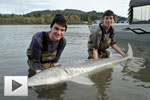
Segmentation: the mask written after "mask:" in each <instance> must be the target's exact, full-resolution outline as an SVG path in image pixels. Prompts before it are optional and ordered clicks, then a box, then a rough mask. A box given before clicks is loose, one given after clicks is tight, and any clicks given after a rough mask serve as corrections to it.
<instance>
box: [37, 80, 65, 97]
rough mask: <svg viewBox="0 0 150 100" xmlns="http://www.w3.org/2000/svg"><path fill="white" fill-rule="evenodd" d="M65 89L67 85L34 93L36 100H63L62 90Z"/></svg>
mask: <svg viewBox="0 0 150 100" xmlns="http://www.w3.org/2000/svg"><path fill="white" fill-rule="evenodd" d="M66 89H67V84H65V83H64V84H62V85H60V86H58V87H56V88H51V89H48V90H43V91H35V92H36V93H37V94H38V96H37V98H47V99H48V98H49V99H52V100H63V95H64V94H65V92H64V90H66Z"/></svg>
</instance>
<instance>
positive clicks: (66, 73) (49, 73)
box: [28, 44, 133, 87]
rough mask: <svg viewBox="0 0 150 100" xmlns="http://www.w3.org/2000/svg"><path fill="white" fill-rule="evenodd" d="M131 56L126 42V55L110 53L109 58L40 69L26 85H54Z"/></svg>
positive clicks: (130, 49) (130, 50)
mask: <svg viewBox="0 0 150 100" xmlns="http://www.w3.org/2000/svg"><path fill="white" fill-rule="evenodd" d="M132 57H133V53H132V48H131V45H130V44H128V52H127V56H125V57H122V56H121V55H112V56H110V57H109V58H103V59H96V60H85V61H84V62H81V63H77V64H76V63H75V64H68V65H65V66H57V67H53V68H49V69H46V70H44V71H41V72H40V73H38V74H35V75H34V76H32V77H31V78H29V79H28V86H29V87H33V86H41V85H54V84H58V83H62V82H65V81H67V80H71V79H72V78H74V77H77V76H79V75H82V74H84V73H89V72H91V71H94V70H97V69H99V68H104V67H105V66H108V65H112V64H116V63H119V62H122V61H125V60H127V59H131V58H132Z"/></svg>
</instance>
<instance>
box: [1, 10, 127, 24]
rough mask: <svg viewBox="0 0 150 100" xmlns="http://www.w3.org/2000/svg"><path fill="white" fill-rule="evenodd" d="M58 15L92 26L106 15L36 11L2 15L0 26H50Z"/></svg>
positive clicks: (71, 11) (69, 11)
mask: <svg viewBox="0 0 150 100" xmlns="http://www.w3.org/2000/svg"><path fill="white" fill-rule="evenodd" d="M58 13H59V14H62V15H64V17H65V18H66V20H67V22H68V24H92V23H94V22H95V21H96V20H100V21H102V19H103V14H104V13H103V12H96V11H90V12H84V11H81V10H73V9H65V10H53V11H52V10H44V11H34V12H31V13H28V14H24V15H16V14H10V15H5V14H0V24H1V25H3V24H50V23H51V22H52V20H53V18H54V17H55V15H56V14H58ZM115 20H116V21H120V20H121V21H126V20H127V18H125V17H121V16H118V15H115Z"/></svg>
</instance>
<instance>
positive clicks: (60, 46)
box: [53, 37, 66, 63]
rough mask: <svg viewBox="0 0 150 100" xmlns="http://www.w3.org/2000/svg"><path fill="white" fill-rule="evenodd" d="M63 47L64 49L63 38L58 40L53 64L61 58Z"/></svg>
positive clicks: (64, 40) (64, 42)
mask: <svg viewBox="0 0 150 100" xmlns="http://www.w3.org/2000/svg"><path fill="white" fill-rule="evenodd" d="M65 47H66V39H65V38H64V37H63V38H62V39H61V40H60V43H59V48H58V50H57V54H56V59H55V60H54V61H53V62H54V63H55V62H58V61H59V59H60V56H61V54H62V52H63V50H64V48H65Z"/></svg>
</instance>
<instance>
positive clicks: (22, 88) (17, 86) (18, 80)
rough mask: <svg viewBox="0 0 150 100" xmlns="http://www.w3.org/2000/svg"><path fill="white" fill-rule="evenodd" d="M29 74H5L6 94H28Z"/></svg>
mask: <svg viewBox="0 0 150 100" xmlns="http://www.w3.org/2000/svg"><path fill="white" fill-rule="evenodd" d="M27 79H28V77H27V76H5V77H4V96H28V85H27Z"/></svg>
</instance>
